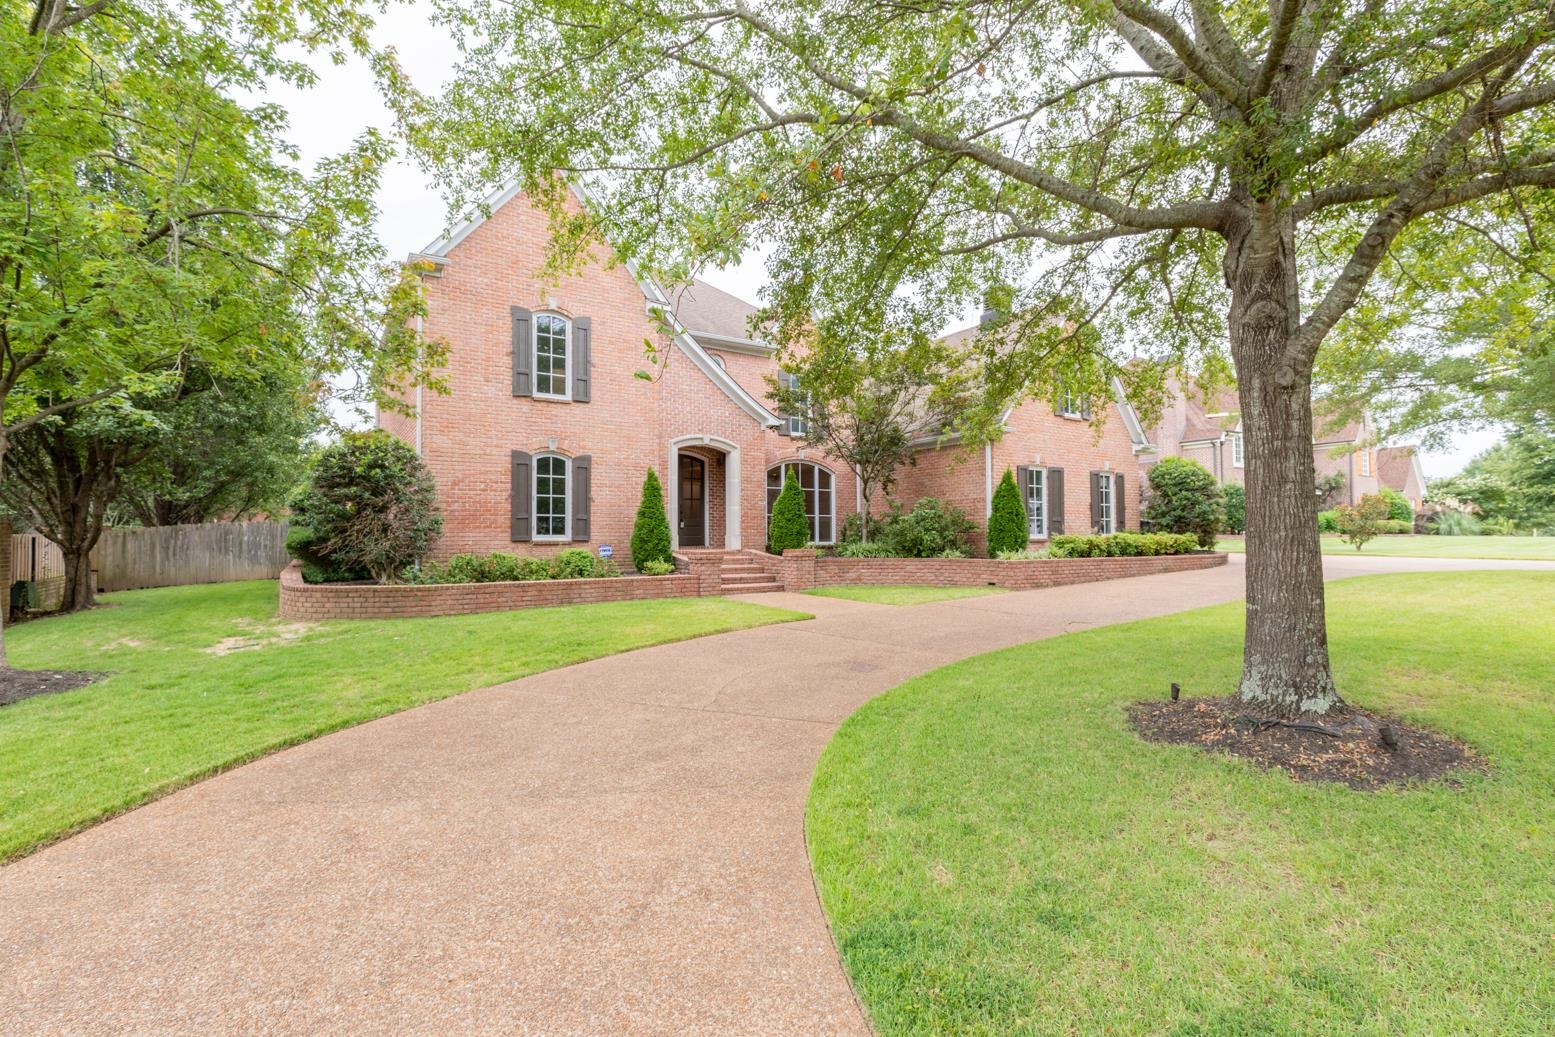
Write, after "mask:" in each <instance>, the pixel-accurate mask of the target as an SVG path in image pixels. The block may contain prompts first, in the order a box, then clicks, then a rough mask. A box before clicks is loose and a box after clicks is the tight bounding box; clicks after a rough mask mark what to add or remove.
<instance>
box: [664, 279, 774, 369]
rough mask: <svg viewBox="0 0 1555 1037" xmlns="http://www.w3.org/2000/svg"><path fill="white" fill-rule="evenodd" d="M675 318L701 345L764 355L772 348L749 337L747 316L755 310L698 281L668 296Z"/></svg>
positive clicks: (721, 290) (748, 317)
mask: <svg viewBox="0 0 1555 1037" xmlns="http://www.w3.org/2000/svg"><path fill="white" fill-rule="evenodd" d="M671 295H672V298H673V301H674V304H675V315H676V316H677V317H679V318H680V322H681V323H682V324H684V325H685V326H686V329H687V330H688V331H690V332H691V336H692V337H693V338H695V339H696V340H697V341H698V342H700V343H702V345H704V346H715V347H718V348H722V349H729V350H732V351H734V352H741V353H755V354H758V355H760V356H767V355H769V354H770V353H771V352H772V346H771V345H769V344H768V343H767V342H765V341H763V340H762V339H760V338H756V337H752V335H751V324H750V322H751V317H752V316H754V315H755V313H756V311H757V310H758V309H759V307H757V306H756V304H755V303H749V302H746V301H745V300H744V299H741V298H740V297H739V296H736V295H730V294H729V293H728V292H726V291H724V290H723V289H721V288H714V287H713V286H712V285H710V284H708V283H707V282H706V281H703V280H702V279H701V278H697V279H695V280H693V281H692V282H691V283H690V284H689V285H687V286H685V287H684V288H677V289H675V290H674V291H673V292H672V293H671Z"/></svg>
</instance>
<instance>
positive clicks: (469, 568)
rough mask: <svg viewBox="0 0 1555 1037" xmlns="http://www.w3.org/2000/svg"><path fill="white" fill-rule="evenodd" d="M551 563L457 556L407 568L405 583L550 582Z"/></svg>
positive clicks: (506, 556)
mask: <svg viewBox="0 0 1555 1037" xmlns="http://www.w3.org/2000/svg"><path fill="white" fill-rule="evenodd" d="M553 576H554V574H553V573H552V571H551V563H550V562H547V561H546V560H545V559H543V558H521V557H519V556H518V555H511V554H507V553H506V552H502V551H498V552H495V553H493V554H489V555H477V554H457V555H454V556H453V557H452V558H450V559H448V561H446V562H442V563H438V562H427V563H425V564H424V565H422V566H421V567H420V568H414V567H412V568H408V569H406V570H405V572H404V574H403V576H402V577H401V578H402V579H403V580H404V581H405V582H406V583H522V582H527V581H532V580H549V579H552V578H553Z"/></svg>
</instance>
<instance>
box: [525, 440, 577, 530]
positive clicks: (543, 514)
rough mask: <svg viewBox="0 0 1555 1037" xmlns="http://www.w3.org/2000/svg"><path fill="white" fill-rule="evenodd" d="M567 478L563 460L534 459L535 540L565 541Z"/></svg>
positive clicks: (552, 457) (543, 456) (549, 456)
mask: <svg viewBox="0 0 1555 1037" xmlns="http://www.w3.org/2000/svg"><path fill="white" fill-rule="evenodd" d="M568 476H569V473H568V471H567V459H566V458H565V457H559V456H557V455H556V454H541V455H540V456H539V457H537V458H535V506H534V516H535V532H534V538H535V539H536V540H566V539H567V538H568V536H569V535H570V532H571V531H570V529H569V527H568V525H567V519H568V515H567V484H568V481H569V479H568Z"/></svg>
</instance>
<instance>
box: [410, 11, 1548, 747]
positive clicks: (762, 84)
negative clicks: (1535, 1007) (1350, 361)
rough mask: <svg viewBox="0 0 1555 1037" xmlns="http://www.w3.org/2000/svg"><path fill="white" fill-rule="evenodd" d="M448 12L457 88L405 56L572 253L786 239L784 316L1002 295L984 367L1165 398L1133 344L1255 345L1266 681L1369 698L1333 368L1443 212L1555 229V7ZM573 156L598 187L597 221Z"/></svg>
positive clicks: (1513, 230)
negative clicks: (1348, 639) (1347, 639)
mask: <svg viewBox="0 0 1555 1037" xmlns="http://www.w3.org/2000/svg"><path fill="white" fill-rule="evenodd" d="M444 10H445V12H446V14H447V20H448V23H449V24H450V25H451V26H452V28H453V30H454V31H455V32H456V33H457V34H458V35H459V38H460V40H461V42H462V43H463V44H464V46H465V48H466V53H465V56H464V59H463V61H462V63H461V65H460V67H459V68H458V69H457V70H456V71H455V73H454V76H453V79H452V83H451V85H450V86H449V88H448V89H447V91H446V93H445V94H444V95H443V96H442V97H441V98H440V99H437V100H432V99H428V98H425V97H418V96H416V95H414V94H413V93H412V92H411V91H409V90H408V89H406V85H405V83H404V82H403V80H402V79H398V78H392V82H391V85H392V86H393V88H394V89H393V90H392V91H391V92H392V93H393V94H394V95H395V96H396V97H397V98H398V100H399V102H400V105H401V112H402V115H403V118H404V120H405V122H406V124H407V125H408V126H409V127H410V129H411V130H412V132H413V134H414V137H415V139H416V140H417V142H418V143H419V144H420V146H421V147H422V148H423V150H424V153H425V154H426V155H427V156H428V157H429V158H431V159H433V160H435V161H437V162H439V163H441V164H443V165H444V166H445V167H446V168H448V169H449V170H450V173H449V180H450V185H451V188H452V191H451V193H452V198H453V201H454V202H455V204H456V205H467V206H468V205H473V204H475V202H474V195H473V194H472V193H471V192H472V191H474V190H476V189H483V188H484V187H485V185H488V184H491V183H495V182H499V181H502V180H506V179H511V178H516V179H518V180H519V181H520V182H521V183H522V184H523V185H524V186H525V187H527V188H528V189H530V190H531V191H532V192H534V194H535V196H536V197H540V198H545V199H547V200H548V201H549V202H550V203H551V205H552V210H553V212H554V214H555V218H556V220H557V223H558V226H559V228H560V229H562V230H563V231H564V233H562V234H561V235H560V236H559V238H558V241H559V243H560V244H559V246H558V247H559V249H560V251H562V252H572V253H576V252H577V251H578V245H579V243H580V242H582V241H583V240H584V239H585V238H584V235H582V234H581V233H577V231H579V230H580V229H587V228H588V226H590V225H592V226H593V227H595V228H601V229H604V230H606V231H608V232H609V236H610V239H611V241H612V243H613V244H614V245H615V247H616V248H617V249H618V250H619V251H621V252H622V253H624V254H625V255H626V256H627V257H628V258H632V259H635V260H637V261H639V262H641V263H643V264H645V265H648V266H650V267H653V268H659V269H663V270H667V271H671V272H674V271H678V270H683V269H685V267H686V265H687V264H688V263H691V262H695V261H700V260H713V261H719V260H726V259H728V258H731V257H733V256H735V255H737V254H739V252H740V251H741V249H742V248H744V247H745V246H748V245H749V244H751V243H753V242H764V243H767V244H769V245H770V246H771V247H772V250H773V251H772V259H771V260H770V263H769V267H770V270H771V272H772V274H773V277H774V282H775V284H774V287H773V290H772V301H773V303H774V306H775V308H776V309H777V310H779V311H782V312H783V313H785V314H786V315H787V317H788V318H789V319H800V315H801V314H803V313H822V314H839V313H846V312H847V310H848V309H849V307H850V306H853V305H856V304H857V302H858V301H859V300H861V299H865V298H868V297H871V296H880V295H894V296H897V297H900V298H906V299H910V300H912V301H913V302H914V303H915V304H916V305H917V306H919V307H920V308H921V309H922V310H923V311H924V312H932V311H936V310H937V311H940V312H942V313H945V314H952V313H956V312H965V311H966V310H967V309H969V308H972V307H975V306H977V305H978V304H979V303H981V302H982V301H983V298H984V297H985V296H986V295H989V294H990V292H991V290H992V289H995V288H997V289H999V290H1001V291H1004V292H1005V293H1006V294H1005V298H1003V299H1001V300H999V303H1000V304H999V309H1000V310H1002V311H1003V312H1006V313H1008V314H1010V320H1009V321H1008V324H1007V327H1006V328H1004V329H1002V333H1001V334H1000V335H998V336H988V337H987V339H988V341H987V343H986V349H987V352H988V361H989V366H988V371H989V373H990V374H991V375H994V376H996V378H995V384H996V386H998V387H999V388H1001V389H1004V390H1006V391H1008V392H1010V393H1011V394H1019V393H1027V392H1031V391H1045V390H1046V389H1048V388H1050V387H1051V386H1052V384H1053V383H1054V382H1055V381H1056V380H1057V379H1058V378H1060V377H1067V379H1068V384H1069V386H1070V387H1071V388H1074V389H1081V390H1086V391H1089V392H1090V394H1091V395H1093V396H1098V397H1099V396H1101V395H1103V394H1104V392H1105V383H1106V379H1107V378H1109V377H1110V376H1112V375H1114V374H1117V375H1121V376H1123V377H1124V378H1125V381H1126V382H1127V383H1128V384H1130V385H1131V386H1132V387H1134V388H1136V389H1143V388H1155V387H1158V385H1159V377H1160V375H1159V371H1160V368H1161V366H1162V364H1137V363H1136V364H1128V363H1124V362H1123V361H1126V360H1130V359H1134V358H1136V357H1143V358H1147V359H1150V360H1155V361H1163V362H1164V363H1165V365H1167V366H1182V365H1185V364H1191V365H1194V366H1197V362H1198V361H1202V360H1205V359H1206V358H1212V357H1216V356H1218V357H1226V356H1229V359H1230V361H1231V362H1232V364H1233V365H1234V368H1235V377H1236V382H1237V386H1238V391H1239V393H1240V397H1241V412H1242V415H1243V419H1244V422H1245V426H1246V433H1245V435H1246V451H1247V459H1248V464H1247V498H1248V504H1247V507H1248V511H1247V537H1248V542H1247V559H1248V560H1247V581H1248V586H1247V633H1246V644H1245V656H1244V667H1243V674H1242V680H1241V688H1240V693H1241V696H1242V698H1243V699H1244V701H1245V702H1247V703H1248V704H1249V706H1250V707H1252V708H1254V709H1256V710H1261V711H1265V712H1268V713H1272V714H1276V715H1287V716H1288V715H1292V714H1297V713H1324V712H1327V711H1329V710H1331V709H1332V708H1334V707H1335V706H1336V705H1338V704H1339V702H1340V699H1339V696H1338V694H1337V692H1336V689H1335V687H1334V681H1333V677H1332V675H1331V672H1330V667H1329V659H1328V644H1327V633H1326V629H1325V625H1324V615H1323V583H1322V569H1321V556H1320V554H1319V551H1318V541H1317V535H1316V530H1315V526H1314V521H1313V519H1314V514H1313V513H1314V501H1313V494H1312V485H1313V461H1312V410H1311V395H1312V379H1313V365H1314V361H1315V360H1316V358H1317V356H1318V352H1319V350H1320V348H1321V347H1322V346H1323V344H1324V342H1325V340H1326V339H1327V338H1328V337H1329V335H1330V333H1331V332H1332V331H1333V329H1334V328H1335V327H1336V325H1338V324H1339V323H1340V322H1341V321H1342V320H1343V319H1344V318H1345V316H1346V314H1348V313H1349V312H1350V311H1351V310H1352V308H1354V307H1355V306H1356V304H1357V303H1358V302H1360V301H1362V300H1363V299H1365V298H1367V293H1368V290H1369V289H1370V288H1372V287H1374V286H1376V285H1378V284H1384V283H1389V282H1392V281H1396V280H1398V279H1400V278H1403V277H1407V276H1408V271H1407V270H1404V269H1402V268H1401V267H1399V266H1398V264H1396V263H1395V262H1393V260H1392V259H1391V258H1390V257H1392V256H1394V255H1396V254H1397V253H1398V252H1399V251H1400V250H1401V249H1404V248H1406V247H1408V245H1409V243H1410V241H1411V240H1412V235H1417V234H1419V233H1421V232H1423V231H1424V230H1426V229H1429V228H1439V227H1442V226H1444V225H1446V223H1447V221H1458V223H1460V224H1464V225H1467V226H1469V227H1473V228H1477V229H1479V230H1484V231H1486V232H1488V233H1490V234H1491V235H1492V236H1493V237H1494V239H1495V240H1496V241H1497V242H1498V243H1500V244H1501V245H1503V246H1504V247H1505V248H1507V249H1508V250H1512V251H1517V250H1526V249H1528V248H1530V247H1536V245H1537V243H1538V242H1541V241H1542V240H1543V238H1544V237H1545V236H1546V235H1544V234H1542V233H1533V234H1529V233H1526V232H1522V231H1521V230H1520V228H1521V227H1522V226H1523V224H1524V222H1525V218H1526V224H1527V227H1528V228H1529V229H1530V230H1532V229H1535V228H1537V227H1538V226H1539V225H1540V224H1541V221H1544V220H1545V218H1546V215H1547V209H1548V204H1549V199H1548V192H1547V190H1546V189H1547V188H1548V187H1549V186H1550V185H1551V184H1555V148H1552V147H1551V141H1552V140H1555V120H1552V118H1551V115H1550V105H1551V103H1552V102H1555V79H1552V77H1551V43H1550V41H1551V37H1552V33H1555V25H1552V18H1555V15H1552V8H1551V7H1550V5H1549V3H1548V0H1484V2H1479V3H1472V4H1464V3H1458V2H1453V0H1413V2H1410V3H1403V2H1399V0H1270V2H1263V3H1260V2H1252V3H1232V2H1229V0H1177V2H1165V0H1100V2H1095V3H1091V2H1068V3H1063V2H1055V3H1050V4H1033V3H1028V2H1025V0H986V2H982V0H963V2H933V0H931V2H922V3H918V2H909V3H902V2H897V0H876V2H869V0H865V2H860V3H849V4H835V3H827V2H823V0H785V2H783V3H775V2H766V3H760V2H756V0H633V2H628V3H620V2H617V0H544V2H534V3H521V4H510V3H506V2H504V0H468V2H460V0H446V3H445V7H444ZM558 171H559V172H560V173H561V174H563V175H564V176H565V177H568V178H571V179H572V180H573V181H574V182H585V183H586V184H587V185H588V186H589V188H590V193H591V194H592V197H593V199H594V202H593V204H592V205H591V206H590V207H589V209H588V211H587V212H586V213H585V214H583V215H582V216H574V217H570V218H569V217H568V216H567V215H566V212H565V206H564V205H563V204H562V199H561V197H560V192H559V191H558V190H557V188H556V187H555V185H556V183H557V179H556V178H555V176H554V174H555V173H556V172H558ZM569 223H570V224H571V226H570V227H569V226H567V224H569ZM567 230H572V231H574V233H565V231H567ZM1530 238H1531V239H1532V244H1530ZM563 258H565V257H563ZM1443 273H1444V276H1449V277H1450V276H1451V271H1450V270H1448V271H1444V272H1443ZM1086 372H1089V373H1090V375H1091V381H1090V382H1089V383H1088V384H1079V385H1077V384H1076V381H1075V380H1076V379H1078V378H1080V377H1082V376H1083V375H1084V374H1085V373H1086ZM1151 372H1154V373H1151ZM1141 395H1142V396H1148V395H1149V393H1141Z"/></svg>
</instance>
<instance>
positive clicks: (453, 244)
mask: <svg viewBox="0 0 1555 1037" xmlns="http://www.w3.org/2000/svg"><path fill="white" fill-rule="evenodd" d="M572 191H573V194H574V195H575V196H577V198H578V201H579V203H580V204H583V205H589V204H592V203H593V196H592V195H591V194H590V193H589V191H588V189H587V188H586V187H585V186H584V185H582V184H581V183H578V182H576V181H575V182H573V184H572ZM520 193H521V188H520V186H519V184H518V183H517V182H516V181H515V182H513V183H510V184H507V185H506V186H504V187H502V188H499V189H498V190H497V191H495V192H493V193H492V194H491V195H490V196H489V197H487V198H486V200H485V201H484V202H483V203H482V205H481V209H480V211H479V212H477V213H475V214H474V215H473V216H471V217H470V218H469V219H467V220H465V221H464V222H462V223H460V224H459V225H458V226H457V227H454V228H453V229H452V230H450V231H449V232H448V233H446V234H443V235H440V236H439V237H436V238H434V239H432V241H431V242H430V243H429V244H428V245H427V247H426V248H424V249H422V250H421V251H420V252H415V253H412V254H411V256H410V260H411V262H427V263H432V264H433V265H434V266H436V267H438V268H439V269H441V268H442V267H444V266H446V265H447V264H448V262H449V260H450V253H451V252H452V251H453V250H454V249H455V248H457V247H458V246H459V243H460V242H462V241H463V240H464V239H465V238H467V237H469V236H470V234H471V233H472V232H473V231H474V230H475V229H476V228H477V227H479V226H480V225H481V224H483V223H485V222H486V220H487V219H489V218H490V216H491V214H492V213H494V212H496V211H497V210H498V209H500V208H502V207H503V206H504V205H506V204H507V203H508V202H511V201H512V200H513V199H514V198H516V197H518V195H519V194H520ZM625 266H626V269H627V272H628V273H630V274H631V275H632V280H633V281H634V282H636V284H637V288H638V290H639V291H641V292H642V294H643V298H644V299H646V300H647V303H648V311H649V312H650V313H655V314H658V315H659V316H660V317H661V318H662V319H663V320H664V323H665V325H666V327H667V330H668V331H669V334H670V338H671V339H672V340H673V341H674V343H675V345H676V346H677V347H678V348H679V349H680V351H681V352H682V353H684V354H685V355H686V357H687V359H689V360H690V361H691V363H692V365H693V366H694V367H696V369H697V370H699V371H701V372H702V373H703V374H704V375H705V376H707V379H708V380H709V381H711V382H712V383H713V384H714V385H716V386H718V388H719V389H721V390H723V392H724V394H725V395H726V396H728V397H729V398H730V399H731V400H733V401H734V402H735V404H737V405H738V406H739V408H740V409H741V410H743V411H745V413H747V414H749V415H750V416H751V417H753V418H755V419H756V420H757V421H758V422H760V423H761V424H763V425H766V426H769V427H775V426H777V425H780V424H782V422H781V421H780V420H779V419H778V417H777V415H775V414H773V413H772V412H771V411H769V410H768V409H767V408H766V407H764V406H762V404H761V401H760V400H758V399H756V397H754V396H752V395H751V394H750V393H749V392H747V391H746V390H745V388H744V387H743V386H742V385H740V383H739V382H737V381H735V380H734V379H733V378H732V377H730V375H729V373H728V372H727V371H725V370H724V369H723V368H722V367H720V366H719V365H718V364H717V363H715V362H714V361H713V358H712V357H710V356H708V355H707V351H706V350H705V349H703V348H702V346H701V344H700V343H698V342H697V340H696V339H695V338H694V337H693V336H692V335H691V333H690V332H689V331H688V330H687V329H686V326H685V324H684V323H682V321H681V320H680V318H679V317H678V316H677V315H676V312H675V309H676V308H675V306H674V305H673V304H672V303H671V301H670V299H669V297H668V296H666V295H665V294H664V291H663V289H661V288H660V287H659V285H658V283H657V282H656V281H654V279H653V278H651V277H649V276H648V275H646V274H643V273H641V272H640V271H639V270H638V269H637V264H635V263H632V262H630V261H628V262H626V264H625ZM705 287H706V289H708V290H709V294H710V293H711V292H717V291H718V290H717V289H716V288H713V287H712V286H711V285H706V286H705ZM719 294H720V295H726V297H727V298H729V299H734V296H731V295H727V293H719ZM734 301H735V302H737V303H740V305H743V306H749V305H750V304H749V303H745V302H742V301H741V300H738V299H734ZM751 308H752V309H754V307H751Z"/></svg>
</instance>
